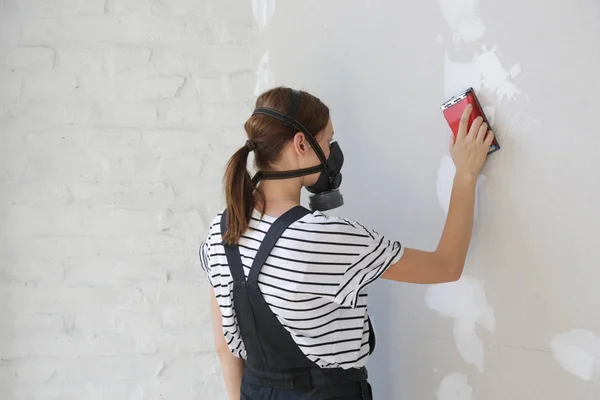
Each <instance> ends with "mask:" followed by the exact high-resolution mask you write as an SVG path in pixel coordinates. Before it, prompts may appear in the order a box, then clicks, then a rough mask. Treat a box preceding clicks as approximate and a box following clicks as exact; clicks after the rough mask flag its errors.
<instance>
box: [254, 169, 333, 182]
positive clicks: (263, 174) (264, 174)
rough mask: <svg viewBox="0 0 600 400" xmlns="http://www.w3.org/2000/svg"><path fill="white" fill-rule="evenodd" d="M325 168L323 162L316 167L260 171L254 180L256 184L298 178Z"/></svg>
mask: <svg viewBox="0 0 600 400" xmlns="http://www.w3.org/2000/svg"><path fill="white" fill-rule="evenodd" d="M324 169H325V167H324V166H323V165H322V164H319V165H316V166H314V167H310V168H304V169H297V170H295V171H258V172H257V173H256V175H254V177H252V182H254V183H255V184H256V183H258V182H259V181H264V180H274V179H290V178H298V177H301V176H306V175H312V174H316V173H317V172H321V171H323V170H324Z"/></svg>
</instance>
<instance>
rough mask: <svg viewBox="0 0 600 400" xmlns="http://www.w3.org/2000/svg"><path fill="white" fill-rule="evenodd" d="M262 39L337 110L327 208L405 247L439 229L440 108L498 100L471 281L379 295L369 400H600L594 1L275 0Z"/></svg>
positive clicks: (374, 302) (599, 34)
mask: <svg viewBox="0 0 600 400" xmlns="http://www.w3.org/2000/svg"><path fill="white" fill-rule="evenodd" d="M261 38H262V39H261V41H260V43H259V44H258V45H257V46H258V51H259V52H265V51H267V50H268V52H269V62H270V69H271V76H272V77H274V81H273V83H275V84H287V85H294V86H299V87H302V88H306V89H308V90H311V91H314V92H315V93H316V94H317V95H319V96H320V97H321V98H323V100H324V101H326V102H327V103H328V104H329V105H330V106H331V108H332V110H333V119H334V128H335V131H336V136H337V138H338V140H339V142H340V145H341V146H342V148H343V149H344V152H345V153H346V156H347V158H346V165H345V167H344V171H345V173H344V184H343V185H342V193H343V194H344V196H345V199H346V205H345V207H344V208H342V209H340V210H339V211H336V212H337V213H339V214H343V215H344V216H346V217H349V218H353V219H358V220H360V221H362V222H363V223H366V224H368V225H370V226H372V227H373V228H375V229H377V230H379V231H380V232H384V233H386V234H388V235H389V236H391V237H393V238H395V239H399V240H400V241H402V242H403V243H404V244H405V245H406V246H409V247H417V248H425V249H433V248H435V245H436V244H437V241H438V239H439V235H440V233H441V230H442V227H443V223H444V218H445V211H444V207H443V204H440V201H439V199H438V172H439V169H440V165H444V163H443V162H442V161H443V159H444V155H445V154H446V149H447V143H448V135H449V131H448V128H447V125H446V123H445V121H444V119H443V117H442V114H441V111H440V109H439V105H440V104H441V103H442V102H443V101H444V100H446V99H447V98H448V97H449V96H450V95H452V94H454V93H455V92H458V91H459V90H461V89H464V88H466V87H467V86H474V87H475V88H476V89H478V91H479V94H480V99H481V101H482V102H483V103H484V105H486V106H488V107H493V109H488V111H490V114H492V112H493V116H494V128H495V130H496V131H497V134H498V137H499V141H500V144H501V145H502V147H503V149H502V150H501V151H499V152H497V153H495V154H493V155H492V156H491V157H490V159H489V161H488V163H487V165H486V167H485V168H484V171H483V175H484V176H485V179H484V180H483V182H482V184H481V186H480V198H479V206H480V207H479V215H478V218H477V221H476V223H475V234H474V238H473V243H472V247H471V251H470V255H469V259H468V262H467V267H466V270H465V278H464V279H463V280H461V281H460V282H458V283H456V284H453V285H448V286H432V287H426V286H417V285H402V284H395V283H389V282H381V283H378V285H377V287H376V290H374V291H373V293H372V294H373V295H372V297H371V302H370V307H369V310H370V312H371V313H372V315H373V319H374V323H375V327H376V329H377V332H378V334H379V349H378V351H377V352H376V354H375V355H374V357H373V358H372V360H371V363H370V366H371V378H372V381H373V383H374V386H375V394H376V398H377V399H404V398H406V399H435V398H438V399H443V400H450V399H452V400H455V399H460V400H468V399H486V400H490V399H494V400H495V399H498V400H504V399H557V400H559V399H585V400H592V399H595V400H598V399H600V311H599V310H600V289H599V286H598V282H600V268H598V267H599V265H600V247H599V246H598V238H599V237H600V235H599V234H598V227H599V226H600V210H599V209H598V204H600V183H599V182H600V161H599V158H598V148H600V130H599V129H598V123H597V121H596V115H597V113H598V110H599V109H600V97H599V96H598V93H599V92H600V80H599V79H598V71H600V45H599V44H598V40H599V38H600V3H598V2H597V1H594V0H576V1H572V2H563V1H556V0H552V1H527V2H522V1H516V0H507V1H495V2H492V1H476V0H443V1H440V0H436V1H425V2H410V3H409V2H392V1H383V0H370V1H363V0H353V1H342V0H332V1H326V2H324V1H321V0H306V1H295V2H283V1H280V2H277V3H276V5H275V10H274V13H273V16H272V18H271V20H270V23H269V24H268V26H267V28H266V30H265V34H264V35H263V36H262V37H261ZM265 76H266V74H265ZM490 116H491V115H490ZM446 175H447V174H446V172H445V171H444V170H443V169H442V171H441V174H440V183H441V185H439V186H440V190H441V191H442V192H443V189H444V187H449V185H447V184H446V183H447V180H448V178H447V177H446ZM450 179H451V177H450ZM441 194H442V197H444V196H443V194H444V193H441Z"/></svg>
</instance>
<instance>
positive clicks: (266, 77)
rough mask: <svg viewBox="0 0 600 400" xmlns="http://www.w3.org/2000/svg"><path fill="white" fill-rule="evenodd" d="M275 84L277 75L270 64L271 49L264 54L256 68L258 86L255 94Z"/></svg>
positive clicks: (257, 94)
mask: <svg viewBox="0 0 600 400" xmlns="http://www.w3.org/2000/svg"><path fill="white" fill-rule="evenodd" d="M274 86H275V76H274V74H273V71H272V70H271V66H270V65H269V50H267V51H266V52H265V54H263V56H262V58H261V59H260V61H259V62H258V67H257V69H256V86H255V88H254V95H255V96H259V95H260V94H261V93H263V92H264V91H266V90H268V89H271V88H273V87H274Z"/></svg>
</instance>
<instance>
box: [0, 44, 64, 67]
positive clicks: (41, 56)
mask: <svg viewBox="0 0 600 400" xmlns="http://www.w3.org/2000/svg"><path fill="white" fill-rule="evenodd" d="M5 65H6V68H8V69H52V68H53V67H54V50H53V49H51V48H49V47H42V46H20V47H16V48H13V49H12V51H11V52H10V54H9V55H8V57H7V60H6V62H5Z"/></svg>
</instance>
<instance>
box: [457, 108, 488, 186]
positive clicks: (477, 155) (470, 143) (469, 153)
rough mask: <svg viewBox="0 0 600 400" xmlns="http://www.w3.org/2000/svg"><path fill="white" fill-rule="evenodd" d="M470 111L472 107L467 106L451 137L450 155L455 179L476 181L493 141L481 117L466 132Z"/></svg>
mask: <svg viewBox="0 0 600 400" xmlns="http://www.w3.org/2000/svg"><path fill="white" fill-rule="evenodd" d="M472 111H473V106H472V105H470V104H469V105H468V106H467V108H465V111H464V112H463V115H462V117H461V119H460V125H459V128H458V133H457V135H456V138H454V135H452V140H451V143H450V154H451V155H452V160H453V161H454V165H455V166H456V176H457V177H466V178H472V179H477V175H478V174H479V172H480V171H481V168H482V167H483V163H484V162H485V159H486V158H487V153H488V151H489V150H490V146H491V145H492V142H493V140H494V133H493V132H492V131H491V130H488V124H486V123H485V122H483V118H482V117H477V118H475V121H473V124H472V125H471V129H469V130H468V132H467V127H468V123H469V117H470V116H471V112H472Z"/></svg>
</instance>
